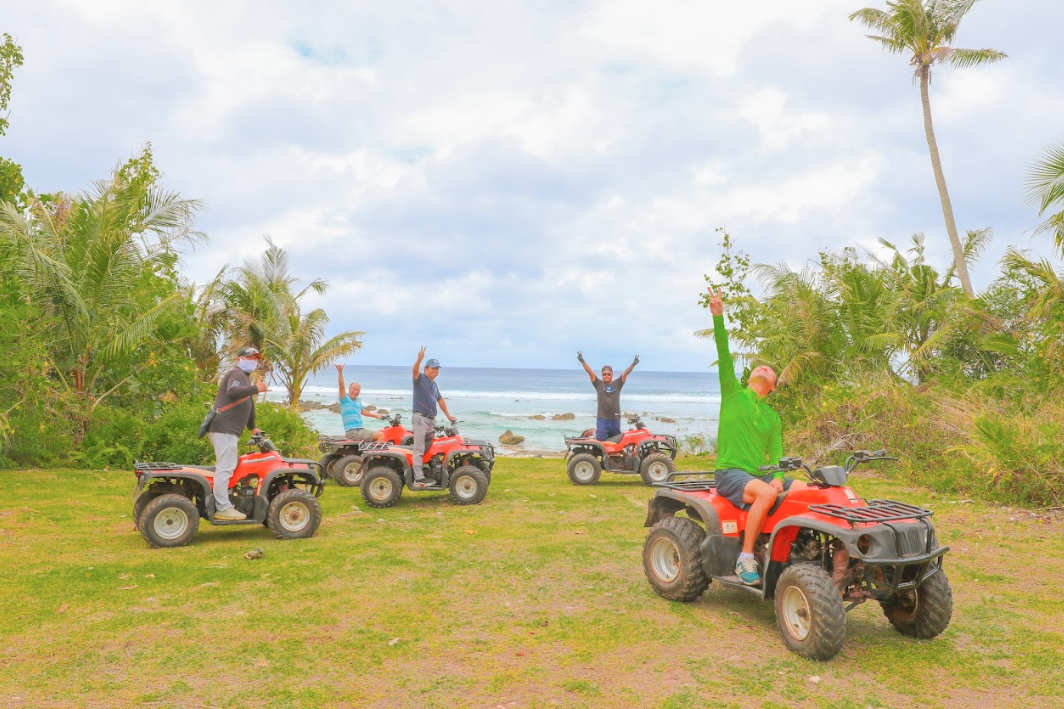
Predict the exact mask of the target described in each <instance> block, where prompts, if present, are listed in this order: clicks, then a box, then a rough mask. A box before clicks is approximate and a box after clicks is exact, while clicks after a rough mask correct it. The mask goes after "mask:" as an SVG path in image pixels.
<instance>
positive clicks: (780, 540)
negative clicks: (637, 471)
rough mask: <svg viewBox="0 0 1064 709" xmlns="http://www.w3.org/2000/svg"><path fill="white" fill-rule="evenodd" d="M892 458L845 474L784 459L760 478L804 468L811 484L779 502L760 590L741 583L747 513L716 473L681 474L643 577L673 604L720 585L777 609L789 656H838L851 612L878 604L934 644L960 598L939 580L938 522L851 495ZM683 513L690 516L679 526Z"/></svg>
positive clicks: (849, 466)
mask: <svg viewBox="0 0 1064 709" xmlns="http://www.w3.org/2000/svg"><path fill="white" fill-rule="evenodd" d="M879 460H896V459H895V458H890V457H888V456H887V453H886V451H883V450H880V451H875V452H873V453H870V452H868V451H858V452H856V453H853V454H852V455H850V456H849V458H847V460H846V462H845V465H843V466H838V465H831V466H825V467H821V468H816V469H812V470H811V469H810V468H809V466H807V465H804V464H803V463H802V461H801V459H799V458H781V459H780V461H779V465H778V467H777V466H769V467H768V468H762V469H761V470H777V469H778V470H783V471H787V472H791V471H796V470H804V471H805V472H806V474H807V475H808V477H809V479H810V481H811V483H810V485H809V486H808V487H806V488H802V489H792V490H791V491H790V492H788V493H783V494H780V495H779V497H778V499H777V500H776V503H775V504H774V505H773V507H772V508H771V509H770V511H769V515H768V518H767V520H766V521H765V525H764V527H763V528H762V529H760V530H757V531H756V533H757V535H758V537H757V541H756V545H755V549H754V553H755V556H757V557H758V560H759V562H760V564H761V580H760V584H759V585H757V586H747V585H744V584H743V583H742V582H741V581H740V580H739V578H738V577H737V576H735V575H734V569H735V562H736V559H737V558H738V556H739V552H740V550H741V548H742V543H743V537H744V535H745V534H746V533H748V532H749V531H750V530H747V529H745V525H746V515H747V513H746V512H745V511H743V510H740V509H738V508H736V507H735V506H734V505H732V503H731V502H729V501H728V500H726V499H724V498H723V497H721V496H719V495H717V494H716V489H715V487H714V484H713V481H712V479H706V476H707V475H712V474H711V473H709V474H707V473H677V474H675V475H672V476H670V479H669V480H668V481H666V482H664V483H661V489H660V490H658V491H657V493H656V494H655V496H654V497H653V498H651V500H650V503H649V510H648V514H647V519H646V523H645V526H647V527H650V528H651V529H650V533H649V534H648V535H647V538H646V542H645V544H644V546H643V570H644V572H645V573H646V576H647V579H648V580H649V581H650V585H651V586H653V587H654V590H656V591H657V592H658V593H659V594H660V595H662V596H664V597H665V598H667V599H669V600H673V601H693V600H695V599H696V598H698V597H699V596H701V595H702V594H703V593H704V592H705V590H706V588H707V587H708V586H709V584H710V583H711V582H712V581H717V582H718V583H720V584H722V585H723V586H730V587H734V588H740V589H743V590H744V591H746V592H748V593H753V594H754V595H756V596H758V597H759V598H761V599H763V600H767V599H770V598H772V599H774V602H775V609H776V624H777V625H778V626H779V630H780V633H781V634H782V636H783V641H784V643H785V644H786V645H787V647H788V648H790V649H791V650H793V651H794V652H796V653H798V654H799V655H803V656H805V657H809V658H813V659H816V660H828V659H830V658H832V657H834V656H835V655H836V654H837V653H838V652H839V650H841V649H842V643H843V639H844V637H845V635H846V612H847V611H850V610H852V609H853V608H855V607H857V606H858V605H860V604H861V603H863V602H865V601H867V600H873V601H876V602H878V603H879V605H880V606H881V607H882V609H883V612H884V613H885V614H886V617H887V620H888V621H889V622H890V624H891V625H892V626H894V628H895V629H896V630H897V631H898V632H900V633H901V634H903V635H907V636H909V637H914V638H932V637H935V636H937V635H939V634H940V633H942V632H943V631H945V629H946V627H947V626H948V625H949V622H950V617H951V615H952V612H953V592H952V590H951V589H950V585H949V581H947V580H946V573H945V571H944V570H943V558H942V557H943V555H944V554H945V553H946V552H947V551H949V547H945V546H942V545H940V544H939V542H938V538H937V537H936V535H935V529H934V527H933V526H932V525H931V515H932V512H931V511H929V510H926V509H923V508H920V507H917V506H915V505H910V504H907V503H904V502H896V501H894V500H863V499H861V498H859V497H857V496H856V495H855V494H854V492H853V490H852V489H850V487H848V486H847V484H846V480H847V477H848V476H849V474H850V472H851V471H853V469H854V468H856V467H857V466H858V465H861V464H863V463H869V462H873V461H879ZM680 513H683V515H684V516H679V515H680Z"/></svg>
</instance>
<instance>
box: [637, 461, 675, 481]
mask: <svg viewBox="0 0 1064 709" xmlns="http://www.w3.org/2000/svg"><path fill="white" fill-rule="evenodd" d="M675 472H676V463H674V462H672V458H670V457H669V454H668V453H651V454H650V455H648V456H647V457H646V458H644V459H643V464H642V465H640V466H639V476H640V477H641V478H643V482H644V483H645V484H647V485H653V484H655V483H663V482H665V481H666V480H668V479H669V473H675Z"/></svg>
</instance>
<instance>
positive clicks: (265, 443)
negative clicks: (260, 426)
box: [248, 431, 277, 453]
mask: <svg viewBox="0 0 1064 709" xmlns="http://www.w3.org/2000/svg"><path fill="white" fill-rule="evenodd" d="M248 445H249V446H258V447H259V450H260V451H261V452H263V453H269V452H270V451H275V450H277V446H275V445H274V443H273V441H271V440H270V438H269V436H267V435H266V432H265V431H259V432H258V433H253V434H251V440H249V441H248Z"/></svg>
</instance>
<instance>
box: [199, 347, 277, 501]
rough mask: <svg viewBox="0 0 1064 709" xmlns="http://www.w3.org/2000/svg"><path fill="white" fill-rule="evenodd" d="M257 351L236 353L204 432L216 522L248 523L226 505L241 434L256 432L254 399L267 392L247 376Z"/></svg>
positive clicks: (248, 349)
mask: <svg viewBox="0 0 1064 709" xmlns="http://www.w3.org/2000/svg"><path fill="white" fill-rule="evenodd" d="M259 359H260V355H259V351H258V350H257V349H255V348H254V347H244V348H243V349H241V350H240V351H239V352H237V353H236V366H234V367H233V368H232V369H230V370H229V371H228V372H226V373H225V376H224V377H222V383H221V386H219V387H218V396H217V398H215V400H214V409H215V411H217V412H218V413H217V414H216V415H215V416H214V418H213V419H212V420H211V423H210V426H209V427H208V428H207V438H208V439H210V442H211V445H212V446H214V458H215V463H214V518H215V519H217V520H241V519H247V515H245V514H243V513H242V512H240V511H239V510H237V509H236V508H234V507H233V505H232V503H230V502H229V480H230V478H232V477H233V471H234V470H236V464H237V458H238V455H237V454H238V453H239V450H238V449H237V447H238V444H239V442H240V434H241V433H243V432H244V428H245V427H246V428H250V429H251V431H252V432H253V433H258V431H259V429H257V428H255V396H256V395H257V394H260V393H262V392H264V391H266V382H264V381H263V380H261V379H260V380H259V381H257V382H255V383H254V384H252V383H251V380H250V379H248V375H249V374H251V373H252V372H254V371H255V370H256V369H258V366H259Z"/></svg>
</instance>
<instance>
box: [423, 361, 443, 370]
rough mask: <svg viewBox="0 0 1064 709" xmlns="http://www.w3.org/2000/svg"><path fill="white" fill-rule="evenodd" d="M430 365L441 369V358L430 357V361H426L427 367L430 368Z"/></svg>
mask: <svg viewBox="0 0 1064 709" xmlns="http://www.w3.org/2000/svg"><path fill="white" fill-rule="evenodd" d="M429 367H436V368H437V369H439V367H440V360H438V359H430V360H429V361H427V362H425V369H428V368H429Z"/></svg>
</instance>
